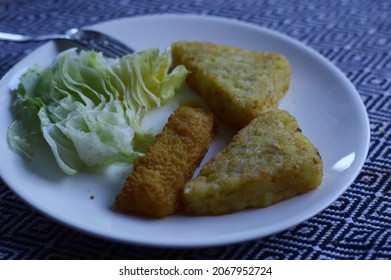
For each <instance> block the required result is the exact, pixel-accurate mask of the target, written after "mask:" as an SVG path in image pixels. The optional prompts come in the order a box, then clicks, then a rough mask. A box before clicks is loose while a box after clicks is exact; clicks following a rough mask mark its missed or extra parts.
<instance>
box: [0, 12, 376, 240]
mask: <svg viewBox="0 0 391 280" xmlns="http://www.w3.org/2000/svg"><path fill="white" fill-rule="evenodd" d="M94 28H95V29H97V30H101V31H104V32H107V33H109V34H111V35H113V36H114V37H117V38H119V39H121V40H123V41H124V42H125V43H128V44H129V45H131V46H132V47H133V48H135V49H137V50H142V49H145V48H150V47H160V48H165V47H166V46H168V45H169V44H171V43H172V42H174V41H177V40H207V41H212V42H218V43H224V44H230V45H235V46H238V47H243V48H247V49H253V50H262V51H268V52H277V53H282V54H284V55H285V56H286V57H287V58H288V60H289V61H290V64H291V68H292V77H291V86H290V89H289V92H288V93H287V95H286V97H285V98H284V99H283V101H282V102H281V104H280V107H281V108H283V109H287V110H288V111H289V112H291V113H292V114H293V115H294V116H296V118H297V119H298V122H299V124H300V126H301V127H302V130H303V132H304V134H305V135H307V136H308V137H309V139H310V140H311V141H312V142H313V143H314V144H315V145H316V146H317V147H318V148H319V151H320V154H321V155H322V157H323V160H324V181H323V184H322V185H321V186H320V187H319V188H318V189H316V190H315V191H312V192H310V193H307V194H305V195H302V196H299V197H295V198H292V199H290V200H287V201H284V202H281V203H279V204H276V205H274V206H271V207H268V208H264V209H253V210H246V211H242V212H239V213H234V214H231V215H225V216H218V217H187V216H181V215H174V216H171V217H167V218H164V219H161V220H153V219H145V218H140V217H135V216H128V215H123V214H121V213H118V212H116V211H115V210H114V209H113V201H114V198H115V196H116V194H117V193H118V192H119V191H120V190H121V189H122V185H123V183H124V180H125V178H126V175H127V173H128V172H129V171H128V170H127V169H126V170H117V169H112V170H110V171H109V172H107V173H106V174H100V173H99V172H92V171H89V172H82V173H80V174H78V175H77V176H74V177H67V176H64V175H63V174H62V172H61V171H60V170H59V169H58V168H57V167H56V164H55V162H54V160H53V157H52V156H51V155H50V153H49V152H48V151H47V149H44V148H43V149H42V151H41V152H40V156H39V157H38V158H37V159H36V160H35V161H33V162H26V161H24V160H23V159H21V157H20V156H19V155H17V154H16V153H14V152H13V151H11V150H10V149H9V146H8V143H7V140H6V135H7V129H8V126H9V125H10V123H11V121H12V117H11V113H10V106H11V99H10V94H9V87H10V86H13V85H15V84H16V83H17V78H18V77H19V76H20V74H21V73H23V72H24V71H25V70H26V68H27V67H29V66H31V65H33V64H34V63H38V64H41V65H43V66H46V65H48V64H49V63H50V62H51V61H52V60H53V58H54V57H55V55H56V54H57V53H58V51H59V49H61V48H63V47H64V45H61V43H59V44H55V43H47V44H45V45H43V46H42V47H40V48H39V49H37V50H36V51H34V52H33V53H31V54H30V55H29V56H27V57H26V58H25V59H23V60H22V61H21V62H19V63H18V64H17V65H15V66H14V67H13V68H12V69H11V70H10V71H9V73H8V74H7V75H6V76H5V77H4V78H3V79H2V80H1V82H0V150H1V161H0V175H1V177H2V178H3V180H4V181H5V183H6V184H7V185H8V186H9V187H10V188H11V189H12V190H13V191H14V192H15V193H17V194H18V195H19V196H20V197H21V198H22V199H24V200H25V201H26V202H27V203H29V204H30V205H32V206H33V207H35V208H36V209H38V210H40V211H41V212H43V213H45V214H46V215H48V216H49V217H52V218H54V219H55V220H57V221H59V222H62V223H64V224H66V225H68V226H71V227H73V228H75V229H78V230H81V231H84V232H87V233H91V234H95V235H98V236H101V237H105V238H110V239H114V240H119V241H124V242H129V243H137V244H144V245H154V246H168V247H197V246H212V245H222V244H228V243H234V242H240V241H245V240H250V239H255V238H261V237H264V236H267V235H270V234H273V233H276V232H279V231H282V230H285V229H287V228H289V227H292V226H294V225H296V224H298V223H300V222H303V221H304V220H306V219H308V218H310V217H311V216H313V215H315V214H317V213H318V212H319V211H321V210H323V209H324V208H326V207H327V206H328V205H330V204H331V203H332V202H333V201H334V200H335V199H337V198H338V197H339V196H340V195H341V194H342V193H343V192H344V191H345V190H346V188H347V187H349V185H350V184H351V183H352V182H353V180H354V179H355V178H356V176H357V175H358V173H359V171H360V169H361V167H362V165H363V163H364V161H365V158H366V155H367V152H368V145H369V122H368V117H367V114H366V111H365V108H364V106H363V103H362V101H361V99H360V96H359V95H358V93H357V91H356V90H355V88H354V87H353V85H352V84H351V83H350V82H349V80H348V79H347V78H346V77H345V76H344V75H343V74H342V73H341V72H340V71H339V70H338V69H337V68H336V67H335V66H333V65H332V64H331V63H330V62H329V61H327V60H326V59H325V58H323V57H322V56H320V55H319V54H318V53H316V52H315V51H313V50H311V49H310V48H308V47H306V46H304V45H302V44H301V43H299V42H297V41H295V40H293V39H291V38H288V37H286V36H284V35H282V34H279V33H276V32H273V31H270V30H267V29H264V28H260V27H258V26H255V25H252V24H247V23H244V22H239V21H236V20H229V19H224V18H218V17H206V16H195V15H156V16H145V17H135V18H125V19H120V20H113V21H110V22H104V23H101V24H98V25H95V26H94ZM171 109H172V108H167V109H166V111H167V112H165V113H164V114H165V116H168V114H169V113H170V111H169V110H171ZM164 122H165V120H164V119H163V120H161V121H160V122H159V123H157V126H158V127H161V126H162V125H163V124H164ZM227 140H228V139H226V138H225V136H224V135H223V136H221V135H220V136H219V137H218V138H217V140H216V141H215V143H214V144H213V145H212V147H211V149H210V151H209V153H208V154H207V158H210V156H211V155H213V154H214V153H216V150H218V149H220V148H221V145H222V143H224V142H227ZM91 195H93V196H94V197H95V198H94V199H90V196H91Z"/></svg>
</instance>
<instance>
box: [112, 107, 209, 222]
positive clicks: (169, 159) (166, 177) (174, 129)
mask: <svg viewBox="0 0 391 280" xmlns="http://www.w3.org/2000/svg"><path fill="white" fill-rule="evenodd" d="M214 131H215V125H214V118H213V115H212V114H211V113H208V112H206V111H205V110H204V109H200V108H191V107H186V106H184V107H180V108H179V109H177V110H176V111H175V112H174V113H173V114H172V115H171V116H170V118H169V120H168V122H167V124H166V125H165V127H164V128H163V131H162V132H161V133H160V134H159V135H157V138H156V142H155V144H153V145H152V146H151V147H150V148H149V150H148V151H147V153H146V155H145V156H144V157H143V158H141V159H140V160H138V161H137V162H136V163H135V165H134V168H133V171H132V173H131V174H130V176H129V177H128V178H127V181H126V184H125V186H124V188H123V191H122V193H121V194H119V195H118V196H117V197H116V202H115V204H116V206H117V207H118V208H119V209H120V210H122V211H125V212H130V213H138V214H144V215H147V216H151V217H156V218H160V217H164V216H167V215H170V214H172V213H173V212H175V211H176V210H177V209H178V208H179V207H180V205H181V199H182V198H181V196H182V192H183V187H184V185H185V183H186V182H187V181H188V180H189V179H190V178H191V177H192V176H193V173H194V170H195V169H196V168H197V167H198V166H199V164H200V163H201V161H202V159H203V157H204V156H205V153H206V152H207V150H208V148H209V144H210V142H211V141H212V138H213V136H214Z"/></svg>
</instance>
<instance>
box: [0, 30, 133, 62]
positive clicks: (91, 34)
mask: <svg viewBox="0 0 391 280" xmlns="http://www.w3.org/2000/svg"><path fill="white" fill-rule="evenodd" d="M57 39H62V40H70V41H73V42H76V43H78V44H80V45H82V46H83V47H85V48H87V49H93V50H95V51H98V52H102V53H103V54H104V55H105V56H108V57H121V56H124V55H127V54H131V53H134V50H133V49H132V48H130V47H128V46H127V45H125V44H124V43H121V42H120V41H118V40H117V39H114V38H113V37H111V36H109V35H107V34H104V33H101V32H98V31H93V30H88V29H78V28H72V29H70V30H68V31H66V32H65V33H62V34H48V35H40V36H29V35H21V34H13V33H4V32H0V40H8V41H14V42H34V41H35V42H36V41H48V40H57Z"/></svg>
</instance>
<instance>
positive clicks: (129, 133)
mask: <svg viewBox="0 0 391 280" xmlns="http://www.w3.org/2000/svg"><path fill="white" fill-rule="evenodd" d="M170 65H171V52H170V49H169V48H168V49H166V50H165V51H164V52H162V53H160V51H159V49H148V50H145V51H141V52H137V53H134V54H131V55H127V56H124V57H122V58H118V59H112V58H107V57H104V56H103V55H102V54H101V53H97V52H95V51H80V52H78V51H77V50H76V49H70V50H66V51H64V52H62V53H60V54H59V55H58V56H57V57H56V59H55V60H54V61H53V63H52V64H51V65H50V66H49V67H48V68H45V69H41V68H40V67H39V66H36V65H35V66H33V67H31V68H29V69H28V70H27V72H26V73H24V74H23V75H22V76H21V77H20V83H19V86H18V88H17V89H16V90H14V91H12V93H13V94H14V102H13V106H12V108H13V113H14V117H15V120H14V122H13V123H12V124H11V126H10V127H9V131H8V140H9V143H10V145H11V147H12V148H13V149H14V150H16V151H18V152H20V153H21V154H23V155H24V156H25V157H27V158H28V159H30V160H32V159H34V157H35V151H34V145H33V142H34V141H36V140H34V139H36V137H43V138H44V139H45V141H46V143H47V144H48V145H49V146H50V149H51V151H52V152H53V155H54V157H55V159H56V161H57V163H58V165H59V166H60V168H61V169H62V170H63V171H64V172H65V173H66V174H68V175H74V174H76V173H77V172H78V171H80V169H82V168H83V167H85V166H88V167H92V166H101V165H103V166H105V165H109V164H112V163H116V162H124V163H130V164H132V163H133V162H134V161H135V160H137V159H138V158H140V157H141V156H143V155H144V153H145V151H146V149H147V147H148V146H149V145H151V144H152V143H153V142H154V140H155V137H154V133H153V132H151V131H146V130H144V129H143V128H142V120H143V117H144V115H145V113H146V112H148V111H149V110H150V109H152V108H157V107H160V106H163V105H164V104H165V103H166V102H167V101H168V100H170V99H171V98H172V97H174V95H175V92H176V90H177V89H178V88H179V87H180V86H181V85H182V84H183V83H184V81H185V79H186V76H187V73H188V71H187V70H186V68H185V67H184V66H181V65H180V66H177V67H175V68H174V69H172V70H171V69H170Z"/></svg>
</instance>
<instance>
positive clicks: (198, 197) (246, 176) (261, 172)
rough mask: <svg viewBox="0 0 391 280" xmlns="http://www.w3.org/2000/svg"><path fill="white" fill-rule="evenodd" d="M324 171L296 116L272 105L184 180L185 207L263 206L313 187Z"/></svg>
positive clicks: (199, 210)
mask: <svg viewBox="0 0 391 280" xmlns="http://www.w3.org/2000/svg"><path fill="white" fill-rule="evenodd" d="M322 176H323V164H322V159H321V157H320V155H319V153H318V150H317V149H316V148H315V146H314V145H313V144H312V143H311V142H310V141H309V140H308V139H307V138H306V137H305V136H304V135H303V134H302V132H301V130H300V128H299V126H298V124H297V121H296V119H295V118H294V117H293V116H291V115H290V114H289V113H288V112H287V111H271V112H267V113H264V114H262V115H260V116H259V117H257V118H256V119H254V120H253V121H252V122H251V123H250V124H249V125H247V126H246V127H245V128H243V129H242V130H241V131H239V133H238V134H237V135H236V136H235V137H234V139H233V141H232V142H231V143H230V145H229V146H228V147H227V148H225V149H224V150H223V151H222V152H220V153H219V154H217V155H216V156H215V157H213V158H212V159H211V160H210V161H209V162H208V163H206V164H205V165H204V166H203V167H202V169H201V171H200V173H199V176H198V177H196V178H195V179H193V180H192V181H190V182H189V183H187V184H186V186H185V190H184V194H183V201H184V207H185V210H186V212H188V213H190V214H195V215H220V214H226V213H231V212H235V211H239V210H242V209H245V208H254V207H266V206H270V205H272V204H275V203H277V202H279V201H282V200H285V199H288V198H291V197H293V196H296V195H299V194H303V193H305V192H308V191H310V190H312V189H314V188H316V187H317V186H319V185H320V184H321V182H322Z"/></svg>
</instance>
